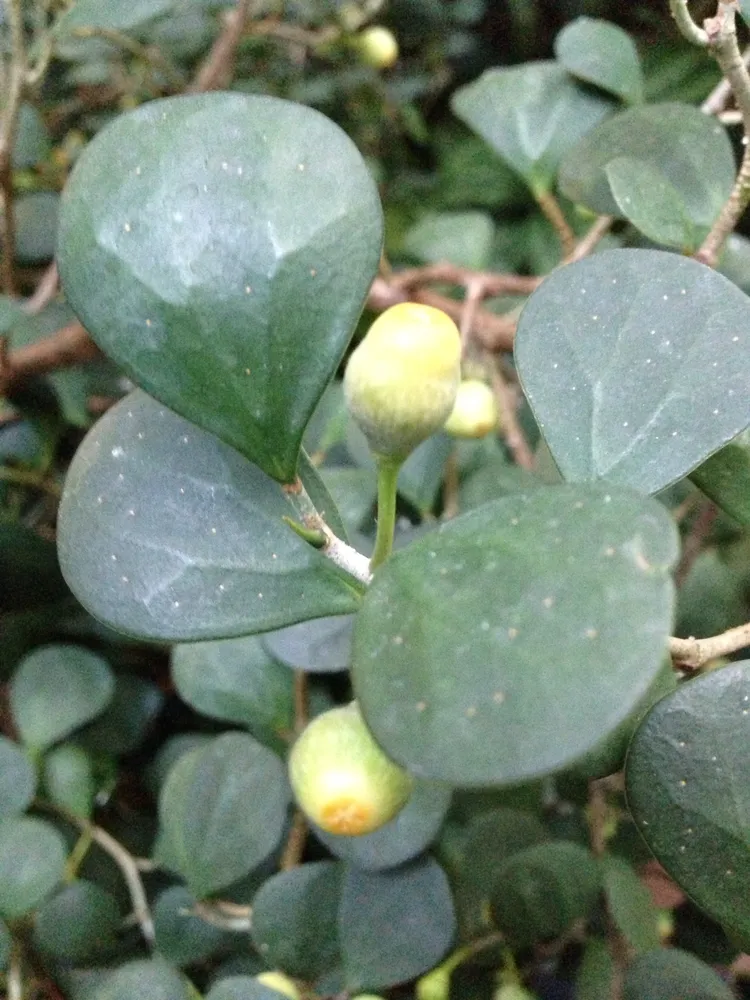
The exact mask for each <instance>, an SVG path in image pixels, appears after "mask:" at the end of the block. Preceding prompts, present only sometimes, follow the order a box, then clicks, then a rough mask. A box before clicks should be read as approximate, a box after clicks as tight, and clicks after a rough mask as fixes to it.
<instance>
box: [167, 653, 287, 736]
mask: <svg viewBox="0 0 750 1000" xmlns="http://www.w3.org/2000/svg"><path fill="white" fill-rule="evenodd" d="M172 680H173V681H174V685H175V687H176V688H177V693H178V694H179V695H180V697H181V698H182V699H183V700H184V701H186V702H187V703H188V705H190V706H191V707H192V708H194V709H195V710H196V712H201V713H203V715H208V716H210V717H211V718H214V719H223V720H225V721H227V722H234V723H237V725H240V726H245V727H247V728H248V729H249V730H250V732H252V733H254V734H256V735H257V736H259V738H261V739H263V738H264V737H268V735H269V734H274V735H276V736H280V735H281V734H283V733H289V732H291V731H292V728H293V724H294V697H293V692H292V689H293V686H294V679H293V675H292V672H291V671H290V670H288V669H287V668H286V667H284V666H282V665H281V664H279V663H277V662H276V661H275V660H274V659H272V658H271V657H270V656H269V655H268V654H267V653H266V651H265V649H264V648H263V644H262V643H261V641H260V639H259V638H257V637H256V636H247V637H245V638H242V639H221V640H219V641H217V642H195V643H189V644H184V645H178V646H175V647H174V648H173V650H172Z"/></svg>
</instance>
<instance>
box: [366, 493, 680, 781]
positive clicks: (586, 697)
mask: <svg viewBox="0 0 750 1000" xmlns="http://www.w3.org/2000/svg"><path fill="white" fill-rule="evenodd" d="M676 556H677V536H676V531H675V527H674V523H673V521H672V519H671V517H670V516H669V514H668V513H667V512H666V510H665V509H664V508H663V507H662V506H661V505H660V504H658V503H656V502H655V501H653V500H651V499H649V498H648V497H644V496H639V495H636V494H633V493H631V492H630V491H629V490H622V489H620V488H609V489H605V488H603V487H602V486H601V485H579V486H548V487H540V488H538V489H535V490H533V491H531V492H527V493H519V494H513V495H511V496H508V497H504V498H503V499H501V500H497V501H495V502H493V503H489V504H486V505H485V506H483V507H479V508H478V509H476V510H474V511H471V512H470V513H468V514H465V515H463V516H461V517H458V518H456V519H455V520H453V521H450V522H448V523H446V524H444V525H443V526H441V527H440V528H439V529H438V530H437V531H435V532H432V533H431V534H430V535H428V536H427V537H425V538H423V539H421V540H419V541H417V542H414V543H413V544H411V545H410V546H408V547H407V548H405V549H403V550H401V551H400V552H397V553H396V554H395V555H394V556H392V557H391V559H390V560H389V561H388V562H387V563H386V564H385V565H384V566H382V567H381V568H380V569H378V571H377V573H376V574H375V578H374V580H373V583H372V584H371V586H370V588H369V590H368V591H367V594H366V595H365V598H364V602H363V605H362V609H361V611H360V612H359V614H358V615H357V619H356V622H355V628H354V646H353V678H354V689H355V694H356V697H357V699H358V701H359V704H360V707H361V709H362V712H363V713H364V716H365V719H366V720H367V724H368V725H369V727H370V728H371V729H372V731H373V733H374V735H375V737H376V739H377V740H378V741H379V742H380V743H381V745H382V746H383V748H384V749H385V750H386V752H387V753H388V754H390V755H391V756H392V757H393V758H394V759H395V760H397V761H399V762H400V763H401V764H403V765H404V766H405V767H407V768H408V769H409V770H410V771H411V772H412V773H413V774H414V775H415V776H417V777H424V778H434V779H437V780H442V781H446V782H448V783H449V784H453V785H456V786H472V785H473V786H484V785H503V784H512V783H517V782H522V781H528V780H530V779H532V778H535V777H537V776H540V775H544V774H549V773H551V772H554V771H557V770H560V769H562V768H564V767H566V766H567V765H569V764H570V763H572V762H573V761H575V760H576V759H578V758H580V757H581V756H583V755H584V754H585V753H586V752H587V751H589V750H591V748H592V747H594V746H596V745H597V744H598V743H599V742H600V741H601V740H602V739H603V738H604V737H605V736H606V735H607V734H608V733H610V732H611V731H612V730H613V729H615V728H616V727H617V726H618V725H619V724H620V723H621V722H622V721H623V719H625V718H626V717H627V716H628V715H629V714H630V712H632V710H633V709H634V707H635V706H636V705H637V704H638V702H639V701H640V699H641V698H642V697H643V695H644V694H645V692H646V691H647V690H648V688H649V687H650V685H651V684H652V683H653V681H654V678H655V677H656V675H657V674H658V672H659V670H660V668H661V662H662V658H663V656H664V650H665V647H666V642H667V637H668V635H669V632H670V628H671V624H672V608H673V586H672V582H671V579H670V575H669V571H670V567H671V566H672V565H673V563H674V561H675V559H676Z"/></svg>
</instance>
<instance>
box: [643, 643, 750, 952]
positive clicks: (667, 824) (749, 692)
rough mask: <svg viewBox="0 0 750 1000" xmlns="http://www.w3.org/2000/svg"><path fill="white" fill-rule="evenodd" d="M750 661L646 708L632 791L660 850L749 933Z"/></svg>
mask: <svg viewBox="0 0 750 1000" xmlns="http://www.w3.org/2000/svg"><path fill="white" fill-rule="evenodd" d="M748 732H750V660H743V661H741V662H737V663H731V664H729V665H728V666H726V667H723V668H722V669H720V670H715V671H711V672H710V673H708V674H704V675H703V676H702V677H698V678H697V679H695V680H691V681H689V682H688V683H684V684H682V685H681V686H680V687H679V688H678V689H677V691H676V692H675V693H674V694H671V695H669V696H668V697H666V698H664V699H663V700H662V701H660V702H658V704H657V705H655V706H654V708H653V709H652V710H651V711H650V712H649V714H648V715H647V716H646V718H645V719H644V721H643V722H642V723H641V725H640V727H639V729H638V731H637V732H636V734H635V736H634V738H633V741H632V743H631V744H630V751H629V753H628V758H627V763H626V780H627V795H628V803H629V805H630V809H631V811H632V813H633V815H634V817H635V820H636V823H637V825H638V829H639V830H640V832H641V834H642V836H643V837H644V839H645V840H646V843H647V844H648V845H649V847H650V848H651V850H652V851H653V852H654V854H655V855H656V857H657V859H658V860H659V861H660V862H661V864H662V865H663V866H664V867H665V868H666V870H667V871H668V872H669V874H670V875H671V876H672V878H674V880H675V881H676V882H677V883H678V884H679V885H680V886H681V887H682V888H683V889H684V890H685V892H687V893H688V895H689V896H691V897H692V898H693V899H694V900H695V902H696V903H697V904H698V905H699V906H700V907H701V908H702V909H704V910H705V911H706V912H707V913H709V914H710V915H711V916H712V917H713V918H714V919H716V920H718V921H719V922H720V923H721V924H723V925H724V926H725V927H727V928H728V929H731V930H734V931H736V932H737V933H741V934H748V933H750V906H748V897H747V886H748V880H750V850H748V848H749V847H750V787H749V786H748V782H747V774H748V768H749V767H750V749H749V744H748Z"/></svg>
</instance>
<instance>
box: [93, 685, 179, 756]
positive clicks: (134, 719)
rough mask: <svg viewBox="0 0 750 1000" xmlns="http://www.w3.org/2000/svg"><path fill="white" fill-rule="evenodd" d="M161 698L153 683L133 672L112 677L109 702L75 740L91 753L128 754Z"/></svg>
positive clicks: (143, 735) (140, 738) (156, 712)
mask: <svg viewBox="0 0 750 1000" xmlns="http://www.w3.org/2000/svg"><path fill="white" fill-rule="evenodd" d="M164 702H165V698H164V695H163V693H162V692H161V691H160V690H159V688H158V687H157V686H156V684H152V683H151V682H150V681H147V680H145V679H144V678H143V677H137V676H136V675H135V674H119V675H118V676H117V677H116V678H115V693H114V696H113V698H112V701H111V702H110V703H109V705H108V706H107V708H106V709H105V710H104V711H103V712H102V714H101V715H99V716H97V718H96V719H94V721H93V722H92V723H90V724H89V725H88V726H86V728H85V729H83V730H81V732H80V733H78V734H76V740H77V741H78V742H79V743H80V744H81V745H82V746H84V747H85V748H86V749H87V750H91V751H93V752H94V753H106V754H114V755H115V756H123V755H124V754H129V753H132V752H133V751H134V750H137V749H138V747H139V746H140V745H141V744H142V743H143V741H144V740H145V739H146V737H147V735H148V733H149V731H150V730H151V729H152V727H153V725H154V723H155V721H156V719H157V717H158V715H159V713H160V712H161V710H162V708H163V707H164Z"/></svg>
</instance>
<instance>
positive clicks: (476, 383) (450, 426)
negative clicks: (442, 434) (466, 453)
mask: <svg viewBox="0 0 750 1000" xmlns="http://www.w3.org/2000/svg"><path fill="white" fill-rule="evenodd" d="M497 420H498V414H497V402H496V400H495V394H494V392H493V391H492V389H490V387H489V386H488V385H487V383H486V382H481V381H480V380H479V379H474V378H470V379H465V380H464V381H463V382H462V383H461V384H460V385H459V387H458V392H457V394H456V402H455V403H454V404H453V410H452V411H451V414H450V416H449V417H448V419H447V420H446V421H445V428H444V429H445V430H446V431H447V432H448V434H452V435H453V436H454V437H460V438H481V437H485V435H487V434H489V433H490V431H492V430H494V429H495V428H496V427H497Z"/></svg>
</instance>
